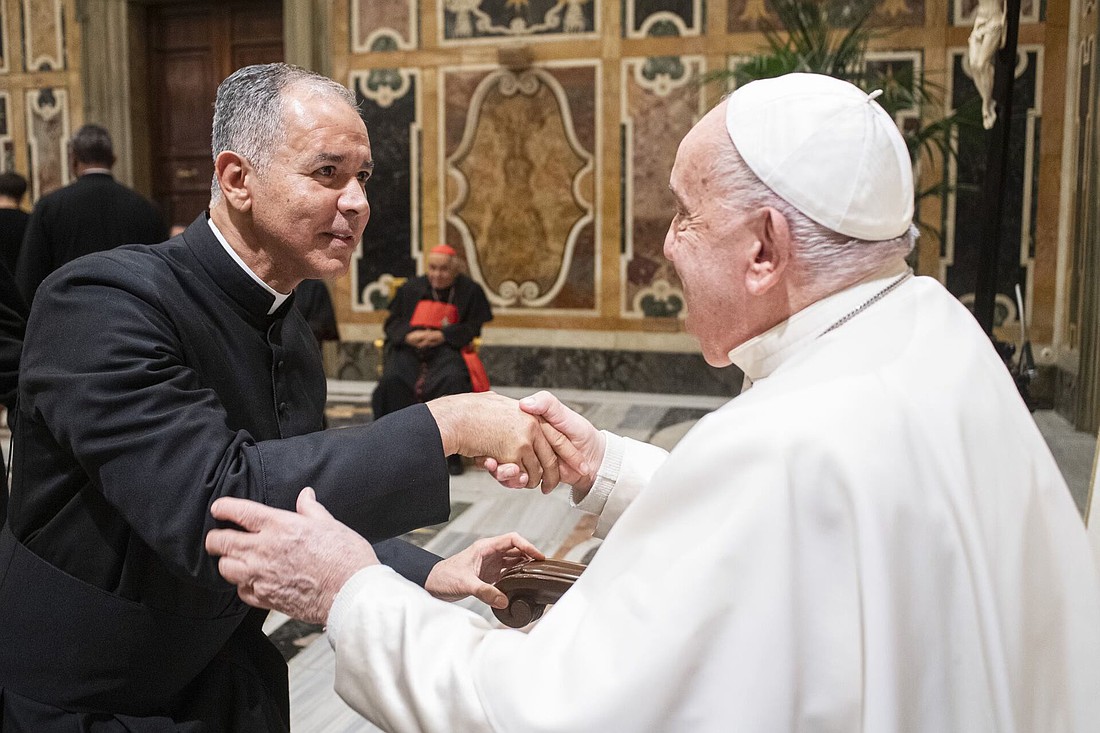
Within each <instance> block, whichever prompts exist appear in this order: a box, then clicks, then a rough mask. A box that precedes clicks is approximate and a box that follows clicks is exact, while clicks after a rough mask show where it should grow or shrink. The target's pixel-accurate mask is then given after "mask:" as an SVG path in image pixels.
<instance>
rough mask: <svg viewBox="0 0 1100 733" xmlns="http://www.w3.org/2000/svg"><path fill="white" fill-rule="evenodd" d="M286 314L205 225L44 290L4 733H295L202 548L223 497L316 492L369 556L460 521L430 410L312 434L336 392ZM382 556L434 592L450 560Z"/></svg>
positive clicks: (31, 336)
mask: <svg viewBox="0 0 1100 733" xmlns="http://www.w3.org/2000/svg"><path fill="white" fill-rule="evenodd" d="M292 300H293V299H291V300H289V301H287V302H285V303H283V304H282V306H280V308H279V309H278V310H277V311H276V312H275V313H274V314H273V315H270V316H269V315H268V314H267V311H268V309H269V308H270V306H271V305H272V303H273V302H274V300H273V297H272V296H271V295H270V294H269V293H268V292H266V291H265V290H264V289H263V288H261V287H260V286H259V285H258V284H257V283H256V282H255V281H253V280H252V279H251V278H250V277H249V276H248V274H247V273H245V272H244V271H243V270H242V269H241V268H240V267H239V266H238V265H237V264H236V263H235V262H234V261H233V260H232V259H231V258H230V257H229V255H228V254H227V253H226V252H225V250H224V249H223V248H222V247H221V245H220V244H219V243H218V241H217V239H216V238H215V237H214V235H213V232H212V231H211V230H210V228H209V226H208V224H207V222H206V218H205V215H203V216H200V217H199V219H198V220H196V221H195V223H193V224H192V225H191V226H190V227H189V228H188V229H187V231H186V232H185V233H184V234H182V235H180V236H178V237H175V238H173V239H171V240H169V241H168V242H165V243H163V244H160V245H155V246H152V247H147V246H143V247H123V248H120V249H115V250H112V251H109V252H104V253H100V254H95V255H91V256H89V257H85V258H81V259H79V260H77V261H75V262H73V263H70V264H69V265H67V266H65V267H64V268H62V269H61V270H59V271H57V272H55V273H54V274H53V275H52V276H50V277H49V278H47V280H46V281H45V282H44V283H43V285H42V287H41V288H40V289H39V292H38V295H37V297H36V298H35V303H34V307H33V310H32V313H31V316H30V320H29V323H28V325H27V336H26V342H25V347H24V350H23V361H22V365H21V378H20V383H19V408H18V416H17V421H16V425H15V434H16V440H15V447H14V456H13V461H12V463H13V476H12V478H13V489H12V495H11V503H10V506H9V523H8V526H5V528H4V530H3V532H2V533H0V730H4V731H7V730H34V731H54V730H66V731H69V730H86V729H87V730H91V729H94V730H136V731H154V730H155V731H161V730H172V731H176V730H180V731H234V730H247V731H271V730H283V729H285V728H286V727H287V725H288V723H287V721H288V719H289V718H288V716H289V712H288V711H289V696H288V692H287V670H286V664H285V663H284V662H283V660H282V657H281V656H280V654H279V652H278V651H277V650H276V648H275V647H274V645H272V644H271V643H270V642H269V641H268V640H267V638H266V637H265V636H264V634H263V632H262V630H261V624H262V622H263V619H264V617H265V615H266V612H264V611H260V610H256V609H250V608H249V607H248V606H246V605H245V604H244V603H243V602H241V601H240V600H239V599H238V598H237V595H236V592H235V589H234V588H233V587H231V586H230V585H229V584H228V583H226V582H225V581H224V580H223V579H222V578H221V576H220V575H219V574H218V571H217V564H216V561H215V560H214V559H213V558H211V557H210V556H209V555H207V553H206V552H205V550H204V549H203V541H204V538H205V536H206V533H207V531H208V530H210V529H211V528H212V527H213V526H214V522H213V520H212V518H211V517H210V513H209V507H210V504H211V503H212V502H213V501H214V499H216V498H218V497H219V496H237V497H244V498H248V499H255V500H257V501H262V502H264V503H266V504H269V505H271V506H276V507H281V508H284V509H293V507H294V503H295V499H296V497H297V495H298V493H299V491H300V490H301V489H302V487H303V486H313V487H314V488H315V489H316V490H317V495H318V498H319V499H320V501H321V502H322V503H324V504H325V506H327V507H328V509H329V510H330V511H331V512H332V513H333V514H334V515H335V516H336V517H338V518H340V519H341V520H343V521H344V522H346V523H348V524H349V525H351V526H352V527H353V528H355V529H356V530H357V531H359V532H361V533H362V534H363V535H365V536H366V537H367V538H368V539H370V540H372V541H379V540H383V539H385V538H389V537H395V536H397V535H399V534H401V533H403V532H406V531H408V530H411V529H413V528H415V527H420V526H423V525H427V524H432V523H436V522H441V521H445V520H446V518H447V516H448V513H449V501H448V483H447V470H446V462H445V460H444V456H443V447H442V443H441V441H440V437H439V431H438V428H437V427H436V425H435V422H434V421H433V420H432V418H431V415H430V413H429V412H428V410H427V408H425V407H422V406H418V407H413V408H410V409H408V410H403V411H401V412H398V413H395V414H393V415H391V416H389V417H388V418H386V419H384V420H381V421H378V422H375V423H372V424H370V425H365V426H358V427H352V428H347V429H343V430H333V431H324V432H317V431H319V429H320V427H321V419H322V410H323V407H324V402H325V380H324V375H323V373H322V370H321V362H320V355H319V353H318V350H317V345H316V342H315V341H314V339H313V336H312V334H311V333H310V331H309V328H308V326H307V325H306V322H305V320H304V319H303V318H302V317H301V315H300V314H299V313H298V311H297V310H296V309H294V307H293V302H292ZM377 549H378V551H379V555H380V557H382V558H383V561H384V562H388V563H389V564H391V565H393V566H394V567H395V568H397V569H398V570H399V571H400V572H401V573H402V574H404V575H406V577H409V578H411V579H414V580H416V581H418V582H420V583H423V581H424V579H425V578H426V577H427V574H428V572H429V571H430V569H431V567H432V566H433V565H434V563H435V562H436V561H437V560H438V558H436V557H435V556H434V555H431V554H430V553H427V552H424V551H423V550H419V549H418V548H415V547H413V546H412V545H408V544H406V543H403V542H401V541H399V540H389V541H386V542H381V543H380V544H379V545H378V546H377ZM66 711H67V712H66ZM97 726H102V727H97Z"/></svg>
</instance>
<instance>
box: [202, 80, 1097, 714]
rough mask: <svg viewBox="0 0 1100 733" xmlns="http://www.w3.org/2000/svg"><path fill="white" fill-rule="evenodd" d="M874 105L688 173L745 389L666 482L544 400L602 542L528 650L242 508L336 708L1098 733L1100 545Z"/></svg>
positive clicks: (722, 131)
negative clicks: (914, 264)
mask: <svg viewBox="0 0 1100 733" xmlns="http://www.w3.org/2000/svg"><path fill="white" fill-rule="evenodd" d="M874 96H875V95H873V94H872V95H867V94H865V93H863V92H861V91H860V90H859V89H857V88H856V87H854V86H851V85H850V84H848V83H846V82H842V81H838V80H835V79H831V78H828V77H823V76H816V75H808V74H791V75H788V76H785V77H782V78H778V79H773V80H767V81H757V82H753V83H751V84H748V85H746V86H744V87H742V88H741V89H739V90H738V91H736V92H734V93H733V94H732V95H731V96H730V97H729V98H728V99H727V100H725V101H723V102H722V103H721V104H719V105H718V106H717V107H715V108H714V109H713V110H711V112H710V113H708V114H707V115H706V116H705V117H704V118H703V119H702V120H701V121H700V122H699V124H697V125H696V126H695V128H694V129H692V131H691V132H690V133H689V134H688V135H687V137H686V138H685V139H684V141H683V143H682V144H681V145H680V150H679V153H678V155H677V158H676V163H675V166H674V168H673V170H672V177H671V189H672V192H673V194H674V196H675V198H676V202H677V211H676V217H675V219H674V220H673V222H672V225H671V227H670V228H669V232H668V235H667V237H666V239H665V255H666V256H667V257H668V258H669V259H670V260H671V261H672V263H673V264H674V265H675V266H676V270H677V272H678V273H679V275H680V278H681V279H682V280H683V283H684V288H685V293H686V297H687V302H688V307H689V316H688V322H687V326H688V328H689V329H690V330H691V331H692V333H694V334H695V336H696V337H698V339H699V342H700V346H701V348H702V351H703V354H704V356H705V357H706V360H707V361H708V362H709V363H710V364H712V365H715V366H722V365H726V364H729V363H731V362H732V363H734V364H736V365H737V366H738V367H740V368H741V369H742V370H743V371H744V372H745V375H746V384H747V385H749V388H748V389H747V390H746V391H744V392H743V393H742V394H741V395H739V396H738V397H737V398H736V399H734V400H731V401H730V402H729V403H728V404H726V405H725V406H724V407H722V408H720V409H719V410H717V411H716V412H714V413H712V414H711V415H708V416H707V417H705V418H703V419H702V420H700V421H699V423H698V424H697V425H696V426H695V427H694V428H693V429H692V430H691V432H689V433H688V434H687V435H686V436H685V437H684V438H683V440H682V441H681V442H680V444H679V445H678V446H677V447H676V449H675V450H674V451H672V453H670V454H669V453H665V452H664V451H663V450H660V449H658V448H655V447H653V446H650V445H646V444H643V443H639V442H636V441H633V440H630V439H626V438H621V437H618V436H615V435H612V434H610V433H605V432H603V433H601V432H598V431H596V430H595V429H594V428H593V427H592V426H591V425H590V424H589V423H588V422H587V421H585V420H584V419H583V418H582V417H580V416H579V415H577V414H576V413H574V412H572V411H570V410H569V409H567V408H566V407H564V406H563V405H562V404H561V403H560V402H558V401H557V400H556V399H554V398H553V397H552V396H551V395H549V394H548V393H540V394H537V395H535V396H533V397H530V398H528V399H527V400H525V401H524V404H525V408H524V409H526V410H528V411H529V412H532V413H535V414H539V415H541V416H543V417H544V418H545V420H546V421H547V422H548V423H549V424H551V425H554V426H555V427H557V428H558V429H559V430H562V431H563V432H564V434H565V435H567V436H568V439H569V440H570V441H571V442H572V443H573V444H574V445H575V446H576V447H579V448H580V449H581V451H582V455H584V456H585V458H584V459H583V462H582V464H583V465H577V466H573V467H572V470H571V472H570V475H569V476H568V478H569V479H570V483H572V484H573V496H574V500H575V501H576V503H577V505H578V507H579V508H580V509H581V510H587V511H591V512H595V513H597V514H599V523H598V529H597V534H598V535H601V536H606V541H605V542H604V543H603V545H602V547H601V548H600V550H599V553H598V554H597V555H596V557H595V559H594V560H593V562H592V564H591V565H590V566H589V568H588V569H587V570H586V571H585V573H584V575H583V576H581V578H580V580H579V581H578V582H577V583H576V584H575V585H574V586H573V588H572V589H571V590H570V591H569V592H568V593H566V594H565V596H564V597H563V598H562V599H561V601H560V602H559V603H558V604H557V605H555V606H554V607H553V608H552V609H550V611H549V612H548V613H547V614H546V615H545V616H544V617H543V618H542V620H541V621H539V622H538V624H537V625H535V626H534V627H533V628H531V629H530V630H528V631H527V632H526V633H525V632H523V631H516V630H511V629H500V628H494V626H493V625H492V624H490V623H489V622H486V621H485V620H483V619H482V618H481V617H479V616H476V615H475V614H473V613H471V612H468V611H466V610H464V609H462V608H458V607H455V606H452V605H449V604H447V603H445V602H442V601H440V600H437V599H434V598H432V597H430V596H429V595H428V594H427V593H425V592H424V591H423V590H422V589H421V588H418V587H416V586H415V585H413V584H411V583H409V582H407V581H405V580H404V579H402V578H401V577H400V576H399V575H397V574H396V573H394V572H393V571H392V570H390V569H388V568H386V567H385V566H382V565H379V564H377V562H376V561H375V560H374V557H373V555H372V552H371V548H370V546H369V545H368V544H367V543H366V542H365V541H363V540H362V539H361V538H359V537H358V536H356V535H355V534H354V533H352V532H351V531H350V530H347V529H346V528H344V527H343V526H342V525H340V524H339V523H338V522H336V521H335V520H333V519H332V518H331V517H329V516H328V515H327V512H326V511H325V510H324V509H323V507H321V506H320V505H319V504H318V503H317V502H316V501H315V500H314V498H313V493H312V491H310V490H308V489H307V490H305V491H303V494H302V496H301V497H300V499H299V505H298V513H297V514H295V513H290V512H279V511H278V510H273V509H269V508H267V507H263V506H260V505H254V504H250V503H247V502H243V501H241V500H236V499H231V498H223V499H219V500H218V501H217V502H216V503H215V504H214V506H213V513H214V515H215V516H216V517H219V518H222V519H227V520H231V521H233V522H236V523H237V524H239V525H241V527H243V528H244V529H245V530H246V532H242V531H237V530H214V531H212V532H211V533H210V534H209V535H208V541H207V547H208V549H209V550H210V551H211V552H213V553H215V554H219V555H223V556H224V557H223V558H222V560H221V566H220V567H221V570H222V572H223V574H224V575H225V576H226V577H227V578H228V579H229V580H230V581H232V582H235V583H237V584H238V586H239V592H240V593H241V595H242V597H243V598H244V599H245V600H246V601H248V602H250V603H254V604H260V605H266V606H273V607H275V608H281V609H282V610H284V611H287V612H289V613H291V614H293V615H298V616H303V617H306V618H311V619H314V620H324V621H327V623H328V627H329V640H330V642H331V644H332V646H333V647H334V648H335V650H336V689H337V691H338V692H339V694H340V695H341V696H342V697H343V698H344V700H346V701H347V702H348V703H349V704H350V705H351V706H352V707H353V708H355V709H356V710H358V711H359V712H361V713H362V714H363V715H365V716H366V717H368V718H370V719H371V720H372V721H373V722H375V723H377V724H378V725H380V726H381V727H383V728H385V729H387V730H394V731H488V730H495V731H524V732H527V731H561V732H563V733H565V732H568V733H578V732H579V731H631V732H632V733H636V732H638V731H694V732H699V731H731V730H738V731H767V732H769V733H770V732H773V731H793V730H812V731H857V730H865V731H926V732H928V733H943V732H946V731H1048V732H1049V731H1086V730H1088V731H1095V730H1098V729H1100V590H1098V578H1097V568H1096V567H1095V565H1094V564H1093V559H1092V554H1091V553H1090V551H1089V547H1088V544H1087V541H1086V537H1085V530H1084V527H1083V525H1082V522H1081V518H1080V517H1079V516H1078V514H1077V511H1076V509H1075V507H1074V504H1073V502H1072V500H1071V498H1070V495H1069V492H1068V490H1067V488H1066V484H1065V482H1064V481H1063V479H1062V477H1061V475H1060V474H1059V472H1058V468H1057V467H1056V465H1055V463H1054V460H1053V459H1052V457H1051V454H1050V452H1049V450H1048V449H1047V447H1046V445H1045V444H1044V442H1043V440H1042V438H1041V436H1040V434H1039V432H1038V430H1037V429H1036V427H1035V424H1034V422H1033V420H1032V418H1031V417H1030V415H1029V413H1028V411H1027V409H1026V408H1025V406H1024V404H1023V402H1022V401H1021V399H1020V397H1019V396H1018V394H1017V392H1016V389H1015V387H1014V386H1013V382H1012V379H1011V378H1010V376H1009V374H1008V373H1007V371H1006V370H1005V368H1004V366H1003V364H1002V363H1001V360H1000V359H999V358H998V356H997V354H996V353H995V352H994V350H993V348H992V347H991V345H990V342H989V339H988V338H986V336H985V335H984V334H983V333H982V331H981V330H980V329H979V327H978V326H977V324H976V323H975V321H974V319H973V318H972V317H971V315H970V314H969V313H968V312H967V311H966V310H965V309H964V308H963V307H962V306H961V305H960V304H959V303H958V301H956V300H955V299H954V298H953V297H951V295H950V294H949V293H948V292H946V291H945V290H944V288H943V287H941V286H940V284H939V283H937V282H936V281H935V280H932V279H929V278H925V277H914V276H913V273H912V272H911V271H910V270H909V268H908V267H907V266H906V264H905V256H906V254H907V253H908V252H909V251H910V249H911V248H912V246H913V243H914V237H915V230H914V229H913V227H912V225H911V219H912V213H913V182H912V174H911V166H910V160H909V156H908V154H907V151H906V147H905V144H904V142H903V140H902V138H901V136H900V135H899V133H898V130H897V128H896V127H895V125H894V122H893V120H892V119H891V118H890V116H889V115H888V114H886V113H885V112H884V111H883V110H882V108H881V107H879V105H878V104H877V103H876V102H875V101H874ZM488 468H490V470H492V471H494V472H495V475H496V476H497V478H498V479H499V480H501V481H502V482H503V483H505V484H510V483H514V479H511V478H509V476H512V475H514V474H515V473H518V470H517V469H516V468H515V467H514V466H496V465H494V464H492V463H491V462H490V463H489V464H488ZM498 601H501V602H503V601H502V599H498ZM498 605H499V604H498Z"/></svg>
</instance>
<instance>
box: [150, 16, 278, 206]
mask: <svg viewBox="0 0 1100 733" xmlns="http://www.w3.org/2000/svg"><path fill="white" fill-rule="evenodd" d="M148 19H149V25H148V36H147V38H148V39H149V61H150V68H149V72H150V73H149V80H150V89H149V97H148V98H149V99H150V101H151V106H152V109H153V118H152V124H151V128H152V129H151V134H152V150H151V156H150V160H151V162H152V166H153V170H152V173H153V175H152V180H153V196H154V197H155V198H156V200H157V202H158V203H159V204H160V205H161V207H162V209H163V211H164V212H165V215H166V216H167V217H168V220H169V221H170V222H171V223H172V224H183V225H186V224H190V223H191V221H192V220H193V219H194V218H195V217H196V216H198V214H199V213H200V212H201V211H203V210H204V209H205V208H206V206H207V204H208V203H209V202H210V180H211V177H212V176H213V174H214V163H213V161H212V160H211V157H210V132H211V124H212V121H213V115H214V94H215V93H216V92H217V89H218V84H219V83H220V82H221V80H222V79H224V78H225V77H227V76H229V74H231V73H232V72H233V71H234V70H236V69H239V68H241V67H242V66H248V65H249V64H261V63H268V62H272V61H282V60H283V11H282V3H280V2H270V0H257V1H250V0H234V1H231V2H188V3H171V4H165V5H157V6H151V7H150V8H149V15H148Z"/></svg>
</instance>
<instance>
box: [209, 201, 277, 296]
mask: <svg viewBox="0 0 1100 733" xmlns="http://www.w3.org/2000/svg"><path fill="white" fill-rule="evenodd" d="M206 223H207V224H209V225H210V231H212V232H214V236H215V237H217V238H218V241H219V242H221V244H222V247H223V248H224V249H225V251H226V252H228V253H229V256H230V257H232V258H233V261H234V262H236V263H237V264H238V265H240V266H241V269H242V270H244V271H245V272H247V273H248V275H249V277H251V278H252V279H253V280H255V281H256V282H258V283H259V284H260V286H261V287H262V288H263V289H264V290H266V291H267V292H269V293H271V294H272V295H273V296H274V297H275V302H274V303H272V304H271V307H270V308H269V309H268V311H267V314H268V315H269V316H270V315H271V314H272V313H274V312H275V311H277V310H279V306H280V305H282V304H283V303H284V302H286V299H287V298H289V297H290V293H280V292H279V291H277V290H275V288H273V287H271V286H270V285H268V284H267V283H265V282H264V281H263V280H261V279H260V276H259V275H257V274H256V273H254V272H252V268H251V267H249V266H248V265H246V264H245V263H244V260H242V259H241V256H240V255H239V254H237V251H236V250H234V249H233V248H232V247H230V246H229V242H227V241H225V237H223V236H222V233H221V232H220V231H218V227H217V226H216V225H215V224H214V220H213V219H207V220H206Z"/></svg>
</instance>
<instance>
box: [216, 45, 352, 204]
mask: <svg viewBox="0 0 1100 733" xmlns="http://www.w3.org/2000/svg"><path fill="white" fill-rule="evenodd" d="M299 86H306V87H307V88H309V89H310V90H311V91H313V92H314V93H316V94H324V95H332V96H335V97H337V98H338V99H341V100H343V101H344V102H346V103H347V104H348V106H349V107H351V108H352V109H354V110H356V112H358V104H357V103H356V100H355V95H354V94H352V93H351V91H350V90H348V88H347V87H345V86H342V85H341V84H338V83H337V82H335V81H333V80H332V79H329V78H328V77H327V76H322V75H321V74H318V73H316V72H314V71H310V70H308V69H303V68H301V67H299V66H293V65H291V64H283V63H274V64H255V65H253V66H245V67H243V68H241V69H238V70H237V71H234V72H233V73H232V74H230V75H229V76H228V77H226V79H225V81H223V82H222V83H221V84H220V85H219V86H218V94H217V97H216V98H215V100H214V127H213V134H212V136H211V141H210V143H211V144H210V151H211V154H212V155H213V158H214V160H215V161H217V159H218V155H219V154H220V153H222V152H224V151H226V150H232V151H233V152H235V153H237V154H238V155H241V156H243V157H244V158H247V159H248V161H249V162H250V163H251V164H252V165H253V167H254V168H255V169H256V170H257V172H259V173H262V172H263V171H264V170H265V169H266V167H267V165H268V164H269V163H270V162H271V156H272V153H273V152H274V151H275V150H276V149H278V147H279V143H280V142H281V138H282V136H283V130H284V122H285V121H284V119H283V95H284V93H285V92H286V91H287V90H289V89H291V88H292V87H299ZM220 198H221V186H219V185H218V178H217V174H215V176H214V180H213V181H212V182H211V184H210V204H211V205H214V204H216V203H217V202H218V200H219V199H220Z"/></svg>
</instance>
